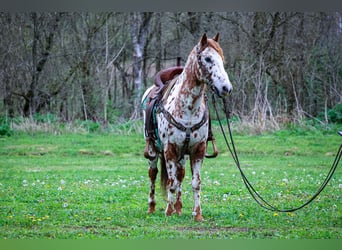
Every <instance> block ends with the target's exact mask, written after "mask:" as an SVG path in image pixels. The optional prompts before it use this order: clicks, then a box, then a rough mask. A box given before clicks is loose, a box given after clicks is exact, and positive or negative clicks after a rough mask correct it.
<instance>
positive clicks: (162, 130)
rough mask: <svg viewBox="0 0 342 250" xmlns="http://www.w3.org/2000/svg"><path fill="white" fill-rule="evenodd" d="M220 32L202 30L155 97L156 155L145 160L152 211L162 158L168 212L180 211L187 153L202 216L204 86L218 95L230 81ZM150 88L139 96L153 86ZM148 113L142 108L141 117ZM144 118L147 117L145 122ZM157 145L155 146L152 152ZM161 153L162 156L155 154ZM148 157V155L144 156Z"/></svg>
mask: <svg viewBox="0 0 342 250" xmlns="http://www.w3.org/2000/svg"><path fill="white" fill-rule="evenodd" d="M218 36H219V35H218V34H217V35H216V36H215V37H214V38H213V39H208V38H207V36H206V34H204V35H203V36H202V38H201V39H200V41H199V43H198V44H197V45H196V46H195V47H194V48H193V50H192V51H191V53H190V55H189V57H188V59H187V62H186V64H185V66H184V69H183V70H178V71H179V75H178V76H177V78H176V79H175V82H174V83H172V85H171V86H170V87H169V89H168V90H167V91H166V93H165V94H164V96H163V97H162V99H161V100H160V101H159V102H158V107H157V109H156V113H155V117H156V122H157V124H158V126H157V137H158V142H159V144H160V145H159V146H158V148H159V149H157V150H155V151H156V152H155V157H152V158H150V159H149V170H148V172H149V177H150V188H151V189H150V194H149V209H148V212H149V213H153V212H154V211H155V205H156V200H155V181H156V177H157V173H158V168H157V161H158V158H160V160H161V183H162V188H163V189H164V190H165V191H167V207H166V210H165V214H166V215H167V216H170V215H172V214H173V213H177V214H181V213H182V198H181V191H182V181H183V178H184V175H185V163H186V158H188V157H185V156H189V157H190V166H191V172H192V181H191V185H192V190H193V196H194V207H193V212H192V215H193V216H194V219H195V220H196V221H202V220H203V217H202V210H201V205H200V191H201V176H200V170H201V166H202V162H203V158H204V156H205V153H206V147H207V144H206V142H207V137H208V124H209V121H208V120H209V119H208V107H207V103H206V97H205V93H206V89H207V87H209V88H210V89H211V90H212V91H214V92H215V93H216V94H217V95H218V96H219V97H224V96H226V95H228V94H229V93H230V92H231V90H232V85H231V83H230V81H229V78H228V75H227V73H226V71H225V70H224V67H223V61H224V57H223V52H222V49H221V47H220V46H219V44H218ZM151 89H152V88H149V89H148V90H147V91H146V92H145V94H144V96H143V100H146V96H148V93H149V92H150V91H151ZM145 115H146V114H145V113H144V116H145ZM145 122H146V121H145ZM155 147H156V148H157V146H155V145H153V146H152V149H151V151H153V149H154V148H155ZM159 156H160V157H159ZM147 158H148V157H147Z"/></svg>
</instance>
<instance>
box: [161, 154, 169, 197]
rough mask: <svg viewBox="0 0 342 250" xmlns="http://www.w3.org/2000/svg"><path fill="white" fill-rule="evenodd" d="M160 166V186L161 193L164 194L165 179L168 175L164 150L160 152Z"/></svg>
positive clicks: (166, 179)
mask: <svg viewBox="0 0 342 250" xmlns="http://www.w3.org/2000/svg"><path fill="white" fill-rule="evenodd" d="M160 168H161V169H160V170H161V174H160V187H161V191H162V194H163V195H164V196H166V185H167V181H168V179H169V177H168V174H167V170H166V161H165V156H164V152H162V153H161V157H160Z"/></svg>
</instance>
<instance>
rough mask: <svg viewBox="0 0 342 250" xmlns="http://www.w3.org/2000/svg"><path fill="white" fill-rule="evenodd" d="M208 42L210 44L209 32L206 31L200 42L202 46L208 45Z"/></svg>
mask: <svg viewBox="0 0 342 250" xmlns="http://www.w3.org/2000/svg"><path fill="white" fill-rule="evenodd" d="M207 44H208V38H207V34H206V33H204V34H203V36H202V38H201V42H200V45H201V48H203V47H206V46H207Z"/></svg>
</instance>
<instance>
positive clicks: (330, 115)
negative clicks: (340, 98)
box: [318, 103, 342, 124]
mask: <svg viewBox="0 0 342 250" xmlns="http://www.w3.org/2000/svg"><path fill="white" fill-rule="evenodd" d="M318 119H320V120H322V121H324V120H325V113H324V112H321V113H319V115H318ZM327 119H328V122H329V123H336V124H342V103H338V104H336V105H335V106H334V107H333V108H331V109H328V110H327Z"/></svg>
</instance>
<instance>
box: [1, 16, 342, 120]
mask: <svg viewBox="0 0 342 250" xmlns="http://www.w3.org/2000/svg"><path fill="white" fill-rule="evenodd" d="M204 32H206V33H207V34H208V36H209V37H210V36H214V35H215V34H216V32H219V33H220V40H219V42H220V45H221V47H222V49H223V52H224V55H225V68H226V71H227V72H228V75H229V77H230V80H231V82H232V84H233V87H234V91H233V93H232V95H231V97H230V103H231V106H232V107H231V109H232V111H233V113H234V114H235V115H236V116H238V117H240V119H245V120H249V121H252V122H256V121H258V122H260V121H261V122H265V121H268V122H271V123H274V124H277V123H280V122H289V121H294V120H298V119H302V118H304V117H310V118H313V117H320V118H321V119H323V120H327V119H328V118H327V113H328V112H327V111H328V110H329V109H332V108H333V107H335V106H336V105H337V104H339V103H342V81H341V80H342V13H340V12H334V13H318V12H314V13H309V12H304V13H298V12H274V13H270V12H220V13H213V12H199V13H198V12H177V13H170V12H163V13H156V12H135V13H118V12H108V13H87V12H80V13H71V12H67V13H52V12H51V13H49V12H43V13H36V12H34V13H0V34H1V39H0V55H1V61H0V64H1V65H0V116H3V117H4V116H5V117H18V116H19V117H20V116H23V117H32V116H34V115H36V114H53V115H54V116H55V117H57V118H58V119H59V120H60V121H66V122H69V121H73V120H76V119H81V120H92V121H97V122H101V123H102V124H107V123H108V122H109V123H115V122H118V121H120V120H128V119H139V118H141V107H140V99H141V96H142V93H143V91H144V90H145V89H146V88H147V87H148V86H150V85H151V84H152V83H153V77H154V75H155V73H156V72H157V71H159V70H160V69H163V68H166V67H169V66H174V65H176V59H177V57H180V58H181V64H184V63H185V61H186V59H187V56H188V54H189V52H190V51H191V49H192V48H193V47H194V45H195V44H196V43H197V42H198V41H199V39H200V37H201V35H202V34H203V33H204Z"/></svg>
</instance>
